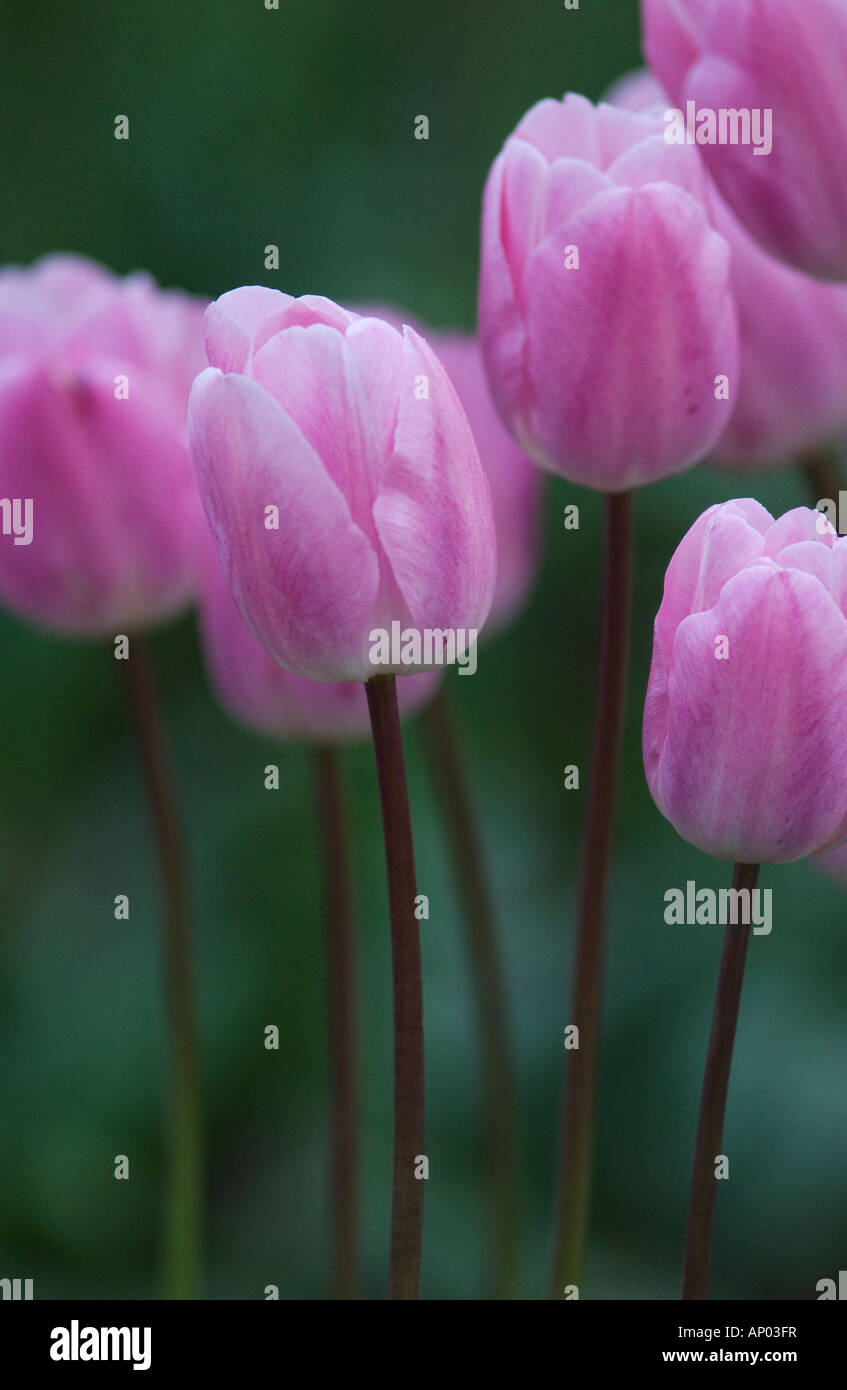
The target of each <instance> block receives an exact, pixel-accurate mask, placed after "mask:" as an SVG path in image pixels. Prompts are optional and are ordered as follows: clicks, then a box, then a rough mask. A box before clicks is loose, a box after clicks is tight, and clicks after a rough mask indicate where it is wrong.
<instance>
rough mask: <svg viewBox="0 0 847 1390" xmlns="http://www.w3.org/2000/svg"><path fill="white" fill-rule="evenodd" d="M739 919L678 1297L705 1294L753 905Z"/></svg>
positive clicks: (718, 1006)
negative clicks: (717, 1169)
mask: <svg viewBox="0 0 847 1390" xmlns="http://www.w3.org/2000/svg"><path fill="white" fill-rule="evenodd" d="M759 867H760V866H759V865H758V864H736V865H735V870H734V872H733V876H732V886H733V888H734V889H739V890H740V889H749V891H750V894H751V896H752V893H753V889H754V888H755V887H756V882H757V880H758V877H759ZM737 915H738V916H739V917H740V918H741V920H740V921H739V922H737V923H735V922H732V921H730V922H729V923H728V924H727V928H726V934H725V936H724V944H723V955H722V956H721V966H720V972H719V974H718V987H717V991H716V993H715V1007H714V1012H713V1013H712V1031H711V1033H710V1035H709V1049H708V1052H707V1054H706V1070H705V1073H704V1075H703V1091H702V1095H701V1097H700V1116H699V1119H698V1121H697V1138H696V1140H695V1143H694V1169H693V1173H692V1177H691V1197H690V1200H689V1205H688V1229H687V1232H686V1237H685V1273H684V1276H683V1285H682V1297H683V1298H684V1299H692V1300H693V1299H707V1298H708V1297H709V1263H710V1260H711V1254H712V1229H713V1226H714V1218H715V1197H716V1195H717V1179H716V1177H715V1159H716V1158H717V1156H718V1154H719V1153H720V1152H721V1142H722V1137H723V1121H724V1114H725V1112H726V1097H727V1091H728V1089H729V1070H730V1067H731V1065H732V1049H733V1045H734V1043H735V1029H736V1025H737V1023H738V1008H739V1005H740V1003H741V986H742V984H743V982H744V962H745V960H746V958H747V945H748V942H749V940H750V921H751V916H752V904H751V911H748V912H747V913H746V918H747V920H746V921H745V920H744V917H745V913H744V911H743V910H742V911H740V912H739V913H738V914H737Z"/></svg>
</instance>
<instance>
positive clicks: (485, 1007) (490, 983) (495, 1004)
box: [424, 686, 517, 1299]
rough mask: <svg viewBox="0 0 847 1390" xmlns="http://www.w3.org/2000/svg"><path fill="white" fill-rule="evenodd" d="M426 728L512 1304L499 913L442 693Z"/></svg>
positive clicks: (511, 1178)
mask: <svg viewBox="0 0 847 1390" xmlns="http://www.w3.org/2000/svg"><path fill="white" fill-rule="evenodd" d="M424 725H425V729H426V734H427V739H428V742H429V746H430V756H431V761H432V766H433V770H434V774H435V780H436V785H437V788H438V792H439V804H440V806H441V813H442V816H443V818H444V823H445V827H446V830H447V838H448V841H449V847H450V854H451V858H452V860H453V868H454V875H455V879H456V882H457V884H458V886H459V892H460V894H461V897H462V900H463V914H462V915H463V920H464V925H465V932H466V939H467V947H468V953H469V956H470V962H471V977H472V980H473V985H474V989H475V991H476V1008H477V1018H478V1029H479V1048H480V1056H481V1062H482V1071H483V1086H484V1097H485V1125H486V1131H487V1136H488V1142H487V1145H486V1153H487V1155H488V1167H489V1181H490V1188H491V1216H492V1237H493V1247H494V1248H493V1259H492V1272H491V1290H492V1296H493V1297H494V1298H497V1299H508V1298H511V1297H512V1296H513V1292H514V1276H515V1255H516V1235H517V1223H516V1217H515V1180H516V1177H515V1166H516V1165H515V1134H514V1084H513V1078H512V1060H511V1048H510V1046H509V1017H508V1011H507V1008H506V992H505V987H504V982H503V972H502V968H501V965H500V958H499V951H498V948H497V933H496V928H495V921H494V907H493V904H492V901H491V894H490V891H489V883H488V877H487V874H486V872H485V865H484V862H483V855H482V849H481V846H480V843H479V837H478V835H477V829H476V821H475V818H474V812H473V807H472V805H471V798H470V793H469V790H468V784H467V780H466V777H465V773H464V768H463V766H462V758H461V752H460V749H459V746H458V741H457V738H456V733H455V727H454V723H453V719H452V717H451V713H450V702H449V700H448V698H447V693H446V690H445V688H444V686H441V688H440V689H439V690H438V692H437V693H436V695H435V697H434V698H433V699H432V700H431V702H430V704H429V705H428V706H427V709H426V711H425V714H424Z"/></svg>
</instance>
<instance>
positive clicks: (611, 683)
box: [552, 493, 632, 1298]
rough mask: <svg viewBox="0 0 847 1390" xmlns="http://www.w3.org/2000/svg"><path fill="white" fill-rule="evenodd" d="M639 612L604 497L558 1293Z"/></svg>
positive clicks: (575, 1267) (579, 1152)
mask: <svg viewBox="0 0 847 1390" xmlns="http://www.w3.org/2000/svg"><path fill="white" fill-rule="evenodd" d="M631 607H632V495H631V493H618V494H611V495H609V496H608V497H607V498H606V544H605V561H604V585H603V620H602V629H601V639H600V664H599V674H598V683H597V705H596V713H595V721H594V739H593V744H592V751H591V778H590V785H589V791H588V807H587V812H586V821H585V831H584V837H583V846H582V864H581V869H580V888H579V908H578V917H577V937H576V960H575V965H574V977H573V992H572V997H571V1013H570V1018H569V1020H568V1021H569V1023H570V1024H575V1025H576V1028H577V1030H578V1031H577V1034H576V1037H577V1039H578V1047H575V1048H574V1049H573V1050H572V1051H570V1054H569V1057H570V1060H569V1066H568V1075H567V1083H566V1085H565V1089H564V1093H563V1102H562V1122H561V1158H560V1164H559V1175H558V1210H557V1220H556V1236H555V1255H554V1262H553V1288H552V1297H553V1298H562V1297H563V1295H564V1290H565V1288H567V1287H568V1286H569V1285H577V1286H578V1285H579V1281H580V1278H581V1276H582V1265H583V1257H584V1250H585V1241H586V1233H587V1229H588V1213H589V1206H590V1201H591V1167H592V1157H593V1145H594V1109H595V1091H596V1084H597V1054H598V1041H599V1034H600V1020H601V1014H602V1005H603V955H604V939H605V927H606V921H605V919H606V880H607V877H608V870H609V861H610V858H611V852H612V838H613V832H614V819H615V804H616V801H617V790H618V779H619V771H620V760H621V745H622V741H623V719H624V709H625V704H626V681H627V668H628V662H629V634H630V612H631Z"/></svg>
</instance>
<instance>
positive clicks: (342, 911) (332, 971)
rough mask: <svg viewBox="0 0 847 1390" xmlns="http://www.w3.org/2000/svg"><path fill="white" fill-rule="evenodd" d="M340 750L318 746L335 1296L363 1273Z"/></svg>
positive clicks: (347, 1293) (353, 1290)
mask: <svg viewBox="0 0 847 1390" xmlns="http://www.w3.org/2000/svg"><path fill="white" fill-rule="evenodd" d="M339 764H340V760H339V755H338V750H337V749H335V748H333V747H330V746H324V747H319V748H316V749H315V752H314V777H315V791H316V799H317V807H318V819H319V822H320V840H321V851H322V855H323V863H324V877H325V883H326V953H327V979H328V986H329V1038H330V1074H331V1083H330V1085H331V1094H332V1158H331V1164H330V1170H331V1178H330V1206H331V1210H332V1297H333V1298H334V1299H354V1298H356V1297H357V1280H356V1231H357V1210H356V1187H357V1172H358V1165H357V1146H356V1116H357V1113H358V1085H357V1067H356V1018H355V1000H354V993H355V990H354V982H355V961H354V948H353V903H352V892H351V885H350V864H349V855H348V848H347V833H346V819H345V813H344V794H343V787H342V782H341V768H340V765H339Z"/></svg>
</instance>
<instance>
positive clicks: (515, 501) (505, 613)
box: [357, 304, 544, 637]
mask: <svg viewBox="0 0 847 1390" xmlns="http://www.w3.org/2000/svg"><path fill="white" fill-rule="evenodd" d="M357 312H358V313H360V314H367V315H371V316H373V317H374V318H380V319H385V321H386V323H391V324H393V325H394V327H395V328H402V326H403V324H404V323H407V324H409V325H410V326H411V327H412V328H414V330H415V332H416V333H420V334H421V335H422V336H423V337H425V338H426V339H427V341H428V342H429V343H430V344H431V346H432V347H433V348H434V350H435V352H436V354H437V356H438V358H439V360H440V361H441V363H442V365H443V366H444V367H446V369H447V375H448V376H449V378H450V380H451V381H452V383H453V385H454V386H455V388H456V392H457V394H458V397H459V400H460V401H461V402H462V406H463V408H464V411H465V414H466V415H467V417H468V422H469V424H470V427H471V429H472V431H473V435H474V439H475V440H476V446H477V449H478V450H479V457H480V460H481V462H482V466H483V468H484V469H485V476H486V477H487V479H488V487H489V490H490V492H491V505H492V507H493V510H494V529H495V531H496V533H497V583H496V585H495V588H494V598H493V599H492V602H491V612H490V613H489V615H488V620H487V622H486V636H489V637H490V636H492V634H493V633H494V631H495V630H497V629H498V628H501V627H504V626H505V625H506V624H507V623H508V622H510V621H511V619H512V618H513V617H514V616H515V615H516V613H517V612H518V611H519V609H520V608H521V607H522V605H523V604H524V603H525V602H526V599H527V596H528V594H529V590H530V588H531V586H532V582H533V580H534V578H535V573H536V570H537V569H538V563H539V559H540V554H541V504H542V500H543V491H544V488H543V482H544V479H543V475H542V474H541V473H539V471H538V469H537V468H536V467H535V465H534V464H533V463H531V462H530V460H529V459H528V458H527V456H526V454H525V453H523V451H522V450H521V449H519V448H518V447H517V446H516V445H515V443H514V441H513V440H512V438H511V436H510V435H509V434H507V432H506V430H505V429H504V428H503V425H502V424H501V422H500V417H499V416H498V414H497V411H496V410H495V409H494V403H493V402H492V399H491V392H490V391H489V389H488V383H487V381H486V379H485V370H484V368H483V363H482V354H481V353H480V349H479V344H478V342H477V340H476V338H474V337H473V335H472V334H470V333H451V332H444V331H441V330H439V331H438V332H435V331H433V330H430V329H427V328H425V327H424V326H423V325H421V323H420V322H419V320H418V319H416V318H413V317H411V316H410V315H408V314H403V313H402V312H401V311H400V310H399V309H396V308H394V306H393V305H386V304H381V305H369V306H367V307H363V306H358V305H357Z"/></svg>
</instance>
